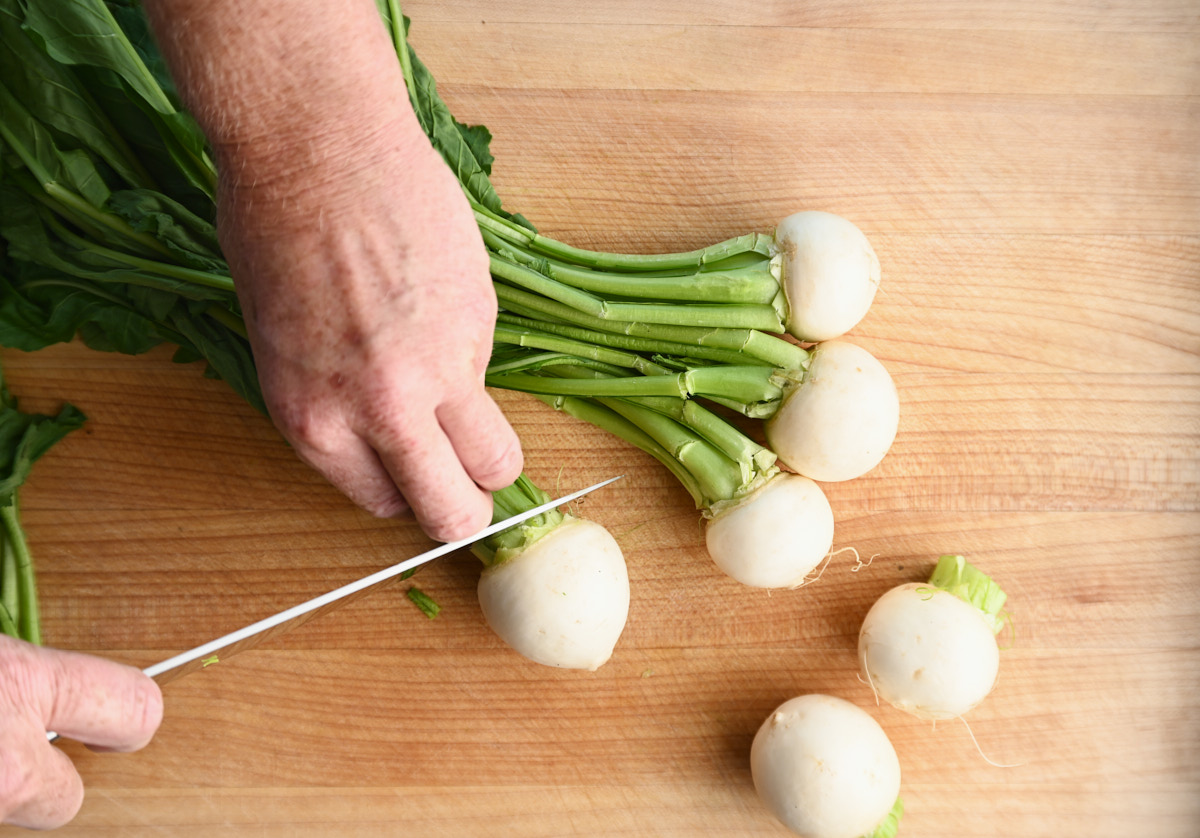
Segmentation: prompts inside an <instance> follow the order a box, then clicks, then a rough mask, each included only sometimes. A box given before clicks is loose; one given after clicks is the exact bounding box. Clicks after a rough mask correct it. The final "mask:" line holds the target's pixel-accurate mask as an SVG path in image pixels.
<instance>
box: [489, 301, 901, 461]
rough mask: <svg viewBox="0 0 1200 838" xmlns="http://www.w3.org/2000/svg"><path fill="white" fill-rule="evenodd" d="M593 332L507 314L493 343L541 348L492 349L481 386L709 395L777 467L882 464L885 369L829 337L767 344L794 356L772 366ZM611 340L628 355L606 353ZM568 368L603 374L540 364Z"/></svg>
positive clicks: (591, 393) (889, 397)
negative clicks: (551, 371) (761, 443)
mask: <svg viewBox="0 0 1200 838" xmlns="http://www.w3.org/2000/svg"><path fill="white" fill-rule="evenodd" d="M509 323H512V324H513V325H512V326H510V325H508V324H509ZM596 335H597V333H596V332H591V331H589V330H586V329H580V328H577V327H571V326H566V325H563V324H553V323H545V324H543V323H539V322H538V321H536V320H532V319H528V318H520V317H511V316H510V317H507V318H505V319H504V321H502V322H501V323H500V324H499V325H497V327H496V332H495V338H494V340H495V344H496V346H497V347H503V346H510V347H518V346H519V347H525V348H531V349H539V350H545V351H544V352H539V353H524V354H522V353H520V352H518V351H516V350H515V349H513V350H511V351H508V352H499V351H498V352H497V353H496V354H494V355H493V363H492V365H491V366H490V367H489V369H488V376H487V379H486V380H487V383H488V384H490V385H492V386H495V387H502V388H505V389H510V390H521V391H524V392H528V393H536V394H540V395H562V396H582V397H588V398H596V397H616V398H626V399H628V398H642V397H662V396H668V397H674V398H676V399H680V398H692V397H697V398H704V399H708V400H710V401H713V402H716V403H717V404H720V405H723V406H725V407H728V408H731V409H733V410H736V411H738V412H739V413H742V414H744V415H746V416H748V417H751V418H759V419H765V420H766V422H765V431H766V437H767V443H768V445H769V446H770V448H771V450H772V451H773V452H774V453H775V454H776V455H777V456H778V458H779V460H780V462H782V463H783V464H784V465H786V466H787V467H788V468H789V469H791V470H793V471H795V472H797V473H799V474H802V475H804V476H805V477H808V478H811V479H813V480H818V481H822V482H836V481H844V480H851V479H854V478H856V477H860V476H862V475H863V474H865V473H866V472H868V471H870V470H871V469H872V468H874V467H875V466H877V465H878V464H879V462H880V461H881V460H882V459H883V457H884V455H886V454H887V452H888V450H889V449H890V447H891V445H892V442H893V441H894V440H895V438H896V432H897V429H898V427H899V422H900V397H899V394H898V392H897V390H896V385H895V383H894V382H893V381H892V378H891V376H890V375H889V374H888V371H887V369H886V368H885V367H884V366H883V364H881V363H880V362H879V361H878V360H877V359H876V358H875V357H874V356H873V355H871V353H870V352H868V351H867V350H865V349H863V348H862V347H860V346H858V345H856V344H853V343H850V342H849V341H846V340H840V339H839V340H832V341H826V342H825V343H821V344H818V345H817V346H816V347H815V348H814V349H813V350H812V351H805V350H803V349H801V348H800V347H797V346H794V345H792V344H790V343H786V342H784V341H781V340H779V339H777V338H770V340H773V341H774V342H775V343H778V344H780V345H781V346H782V347H786V349H780V350H779V351H778V352H776V353H774V354H776V355H777V356H778V357H779V358H780V359H784V356H785V355H787V354H788V353H791V354H790V357H788V358H786V361H788V362H790V363H792V364H794V366H792V367H790V368H778V367H772V366H770V365H765V364H762V363H761V362H756V359H754V358H749V357H747V356H745V355H742V354H740V353H739V352H738V351H737V350H732V349H724V348H722V349H720V350H715V349H714V348H712V347H707V346H700V347H695V348H694V349H695V350H696V351H695V352H693V351H692V350H693V347H689V346H686V345H684V344H672V343H670V342H667V341H654V340H651V339H643V338H637V339H632V338H625V339H623V340H621V341H606V342H605V343H604V344H596V343H592V342H590V340H591V339H592V338H594V337H595V336H596ZM764 337H766V336H764ZM614 344H616V345H623V346H627V347H628V349H617V348H613V345H614ZM666 353H679V354H666ZM685 353H686V354H685ZM696 356H700V357H699V358H697V357H696ZM739 362H740V363H739ZM570 365H575V366H580V367H586V368H589V369H591V370H593V371H596V372H598V373H600V374H589V375H587V376H580V377H576V379H575V380H572V381H560V380H555V379H554V377H553V376H551V377H547V376H546V375H545V374H544V371H545V369H546V368H547V367H553V368H556V369H561V368H563V367H566V366H570Z"/></svg>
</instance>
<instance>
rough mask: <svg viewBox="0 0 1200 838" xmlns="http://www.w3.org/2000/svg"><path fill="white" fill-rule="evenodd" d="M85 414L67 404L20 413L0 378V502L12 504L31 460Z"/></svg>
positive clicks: (75, 424) (24, 479) (34, 459)
mask: <svg viewBox="0 0 1200 838" xmlns="http://www.w3.org/2000/svg"><path fill="white" fill-rule="evenodd" d="M86 418H87V417H85V416H84V415H83V413H82V412H81V411H80V410H79V409H78V408H76V407H74V406H73V405H69V404H68V405H64V406H63V407H62V409H61V410H60V411H59V412H58V415H57V416H44V415H42V414H38V413H22V412H21V411H20V410H18V408H17V400H16V398H15V397H14V396H13V395H12V393H11V392H9V389H8V385H7V384H5V383H3V381H2V380H0V506H9V505H11V504H12V501H13V494H14V493H15V492H16V490H17V489H18V488H19V487H20V486H21V485H22V484H23V483H24V482H25V481H26V479H28V477H29V471H30V469H31V468H33V464H34V462H36V461H37V459H38V458H39V457H41V456H42V455H43V454H45V453H46V452H47V451H49V450H50V448H51V447H52V446H53V445H54V443H56V442H58V441H59V440H60V439H62V438H63V437H64V436H66V435H67V434H69V433H70V432H71V431H73V430H75V429H76V428H78V427H80V426H82V425H83V423H84V420H85V419H86Z"/></svg>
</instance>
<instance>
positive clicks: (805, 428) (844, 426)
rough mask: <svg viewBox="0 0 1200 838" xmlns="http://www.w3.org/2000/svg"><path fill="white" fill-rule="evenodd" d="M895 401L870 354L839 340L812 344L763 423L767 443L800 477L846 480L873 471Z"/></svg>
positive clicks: (894, 415)
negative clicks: (796, 378) (798, 374)
mask: <svg viewBox="0 0 1200 838" xmlns="http://www.w3.org/2000/svg"><path fill="white" fill-rule="evenodd" d="M899 423H900V396H899V394H898V393H897V391H896V385H895V384H894V383H893V382H892V378H891V376H890V375H889V374H888V371H887V370H886V369H885V368H884V366H883V364H881V363H880V362H879V361H878V360H877V359H876V358H875V357H874V356H873V355H871V353H869V352H868V351H867V350H865V349H863V348H862V347H860V346H857V345H855V344H853V343H849V342H848V341H844V340H834V341H828V342H826V343H822V344H818V345H817V347H816V348H815V349H814V350H813V352H812V353H811V359H810V361H809V365H808V369H807V370H806V371H805V373H804V377H803V379H802V380H801V381H800V383H799V384H797V385H794V386H792V387H791V388H790V390H788V391H787V392H786V393H785V395H784V396H783V400H782V404H780V405H779V407H778V409H777V410H776V412H775V413H774V415H773V416H771V417H770V418H769V419H767V420H766V423H765V430H766V435H767V443H768V445H770V447H771V449H772V450H774V451H775V453H776V454H778V455H779V459H780V460H782V461H783V462H784V463H787V465H788V467H789V468H791V469H794V470H795V471H797V472H799V473H800V474H803V475H806V476H807V477H811V478H812V479H813V480H820V481H823V482H836V481H842V480H852V479H854V478H856V477H860V476H862V475H863V474H866V473H867V472H868V471H870V470H871V469H873V468H874V467H875V466H877V465H879V462H880V461H881V460H882V459H883V457H884V455H885V454H886V453H887V452H888V449H889V448H890V447H891V445H892V442H893V440H895V438H896V430H897V428H898V427H899Z"/></svg>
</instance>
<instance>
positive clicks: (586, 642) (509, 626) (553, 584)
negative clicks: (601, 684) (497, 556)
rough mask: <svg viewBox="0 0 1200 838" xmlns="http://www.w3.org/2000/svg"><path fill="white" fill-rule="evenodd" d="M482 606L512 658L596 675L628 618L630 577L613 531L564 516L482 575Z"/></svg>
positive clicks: (480, 587)
mask: <svg viewBox="0 0 1200 838" xmlns="http://www.w3.org/2000/svg"><path fill="white" fill-rule="evenodd" d="M478 595H479V604H480V607H481V608H482V610H483V616H484V619H486V620H487V623H488V625H489V626H490V627H491V629H492V630H493V631H494V632H495V633H496V634H497V635H498V636H499V637H500V639H502V640H503V641H504V642H505V643H507V644H508V645H509V646H511V647H512V648H513V649H514V650H515V651H517V652H518V653H520V654H521V655H524V656H525V657H527V658H529V659H530V660H533V661H536V662H537V663H542V664H546V665H548V666H557V667H563V668H567V669H586V670H596V669H598V668H599V667H600V666H601V665H602V664H603V663H604V662H605V661H607V660H608V659H609V657H610V656H611V655H612V652H613V648H614V647H615V646H616V643H617V640H618V639H619V638H620V636H621V632H622V631H623V630H624V628H625V620H626V618H627V617H628V615H629V574H628V571H627V569H626V567H625V559H624V557H623V556H622V554H621V548H620V547H619V546H618V545H617V542H616V540H615V539H614V538H613V537H612V536H611V535H610V534H609V532H608V530H606V529H604V527H602V526H600V525H599V524H596V523H594V522H592V521H587V520H584V519H582V518H575V517H572V516H570V515H567V516H565V517H564V518H563V520H562V523H560V524H558V526H556V527H554V529H553V530H552V531H551V532H549V533H548V534H546V535H543V536H541V537H540V538H538V539H537V540H536V541H533V542H532V543H531V544H529V545H528V546H525V547H523V548H521V549H520V550H518V551H516V552H515V555H511V556H508V557H505V558H504V559H503V560H502V561H499V562H497V563H495V564H492V565H490V566H489V567H487V568H485V569H484V571H483V573H482V574H481V575H480V578H479V586H478Z"/></svg>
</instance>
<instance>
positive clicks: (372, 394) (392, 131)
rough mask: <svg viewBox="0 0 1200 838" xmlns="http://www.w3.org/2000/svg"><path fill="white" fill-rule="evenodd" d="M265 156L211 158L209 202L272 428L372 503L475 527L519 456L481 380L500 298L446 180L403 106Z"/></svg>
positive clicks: (440, 529)
mask: <svg viewBox="0 0 1200 838" xmlns="http://www.w3.org/2000/svg"><path fill="white" fill-rule="evenodd" d="M314 147H317V148H320V149H321V150H320V152H319V153H318V152H314ZM275 152H276V153H275V155H274V156H273V157H272V158H271V159H270V160H266V161H264V160H259V159H257V158H255V156H254V154H255V152H254V150H253V149H247V148H240V149H236V150H232V151H227V152H226V153H225V154H224V160H223V163H224V165H222V166H221V167H220V170H221V171H222V173H223V174H222V178H223V179H222V184H221V186H222V188H221V191H220V194H221V203H220V213H219V218H220V222H219V229H220V235H221V243H222V249H223V250H224V252H225V255H226V257H227V258H228V259H229V263H230V266H231V270H232V271H233V275H234V277H235V279H236V281H237V283H238V291H239V297H240V298H241V301H242V305H243V312H244V315H245V319H246V323H247V326H248V331H249V336H250V341H251V345H252V347H253V350H254V357H255V362H256V365H257V368H258V375H259V381H260V382H261V384H262V388H263V393H264V396H265V399H266V403H267V406H268V410H269V411H270V413H271V416H272V418H273V420H274V422H275V424H276V425H277V426H278V428H279V429H280V431H281V432H282V434H283V435H284V437H285V438H286V439H287V440H288V441H290V442H291V443H292V445H293V446H294V448H295V450H296V452H297V454H298V455H299V456H300V457H301V459H303V460H305V461H306V462H308V463H309V464H310V465H312V466H313V467H315V468H316V469H317V470H318V471H319V472H321V473H322V474H323V475H324V476H325V477H326V478H327V479H328V480H329V481H330V482H331V483H333V484H334V485H335V486H336V487H337V488H339V489H340V490H342V492H344V493H345V494H346V495H347V496H348V497H349V498H350V499H351V500H353V501H354V502H355V503H357V504H358V505H359V506H361V507H363V508H364V509H367V510H368V511H370V512H372V513H374V514H375V515H378V516H391V515H396V514H399V513H400V512H402V511H404V510H405V508H406V507H411V509H412V511H413V512H414V514H415V515H416V518H417V520H418V521H419V522H420V524H421V526H422V527H423V528H424V530H425V532H426V533H427V534H428V535H429V536H431V537H432V538H435V539H439V540H442V541H453V540H456V539H459V538H463V537H465V536H468V535H470V534H472V533H474V532H476V531H478V530H479V529H481V528H482V527H484V526H486V525H487V524H488V523H489V522H490V520H491V515H492V502H491V497H490V496H489V495H488V494H487V493H486V492H485V491H483V490H496V489H501V488H503V487H505V486H507V485H509V484H510V483H512V482H513V481H514V480H515V479H516V478H517V477H518V475H519V474H520V472H521V468H522V457H521V449H520V443H519V441H518V439H517V436H516V434H515V433H514V432H513V430H512V428H511V427H510V426H509V425H508V423H507V421H506V420H505V419H504V416H503V414H502V413H501V412H500V410H499V408H498V407H497V406H496V404H495V403H494V402H493V401H492V399H491V398H490V397H489V396H488V395H487V393H486V391H485V390H484V386H483V372H484V368H485V367H486V365H487V362H488V358H489V356H490V353H491V346H492V331H493V327H494V325H495V318H496V296H495V291H494V290H493V288H492V283H491V277H490V274H489V272H488V260H487V253H486V250H485V248H484V246H483V241H482V239H481V237H480V234H479V231H478V228H477V226H476V224H475V221H474V218H473V215H472V213H471V210H470V207H469V205H468V203H467V201H466V198H465V197H464V195H463V193H462V190H461V188H460V187H459V185H458V182H457V180H456V179H455V178H454V176H453V174H452V173H451V172H450V170H449V169H448V168H447V166H446V165H445V163H444V162H443V161H442V160H441V158H440V157H439V156H438V155H437V153H436V152H435V151H434V150H433V148H432V146H430V145H429V142H428V140H427V139H426V138H425V136H424V134H423V133H422V132H421V131H420V129H419V127H418V126H417V125H416V123H415V117H413V116H412V114H411V111H408V112H407V113H404V112H402V111H401V112H398V113H397V115H396V116H395V119H394V121H392V122H390V123H389V122H388V121H386V120H384V121H382V122H381V121H380V120H379V117H378V115H374V114H373V115H372V121H370V122H366V121H364V124H363V125H361V126H357V127H355V129H354V130H353V131H349V130H348V131H347V132H346V134H345V135H342V136H334V137H321V138H318V139H316V140H310V141H308V146H307V148H306V149H305V150H304V152H303V154H302V155H301V156H302V157H303V158H304V159H305V160H306V161H307V162H306V163H305V164H304V165H302V166H298V165H294V166H289V165H288V162H287V152H286V151H284V152H280V151H279V150H278V149H275ZM264 173H265V174H264Z"/></svg>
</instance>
